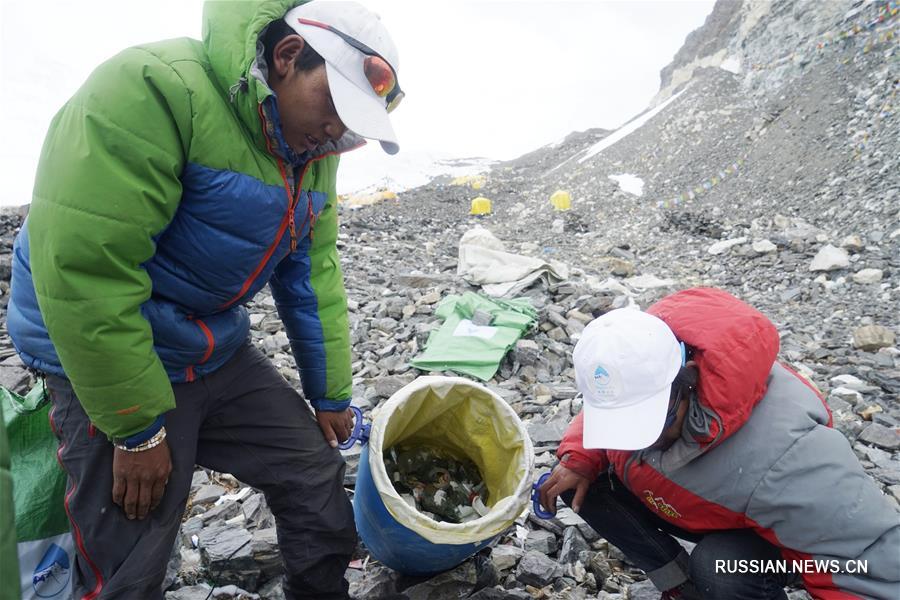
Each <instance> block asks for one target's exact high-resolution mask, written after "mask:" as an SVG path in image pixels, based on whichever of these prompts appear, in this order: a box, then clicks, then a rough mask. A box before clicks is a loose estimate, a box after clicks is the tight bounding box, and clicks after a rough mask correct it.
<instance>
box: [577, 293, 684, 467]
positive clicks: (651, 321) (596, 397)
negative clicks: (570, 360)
mask: <svg viewBox="0 0 900 600" xmlns="http://www.w3.org/2000/svg"><path fill="white" fill-rule="evenodd" d="M574 362H575V383H576V385H577V386H578V390H579V391H580V392H581V393H582V395H583V396H584V447H585V448H605V449H609V450H640V449H642V448H647V447H649V446H651V445H652V444H653V443H654V442H655V441H656V440H657V438H659V435H660V434H661V433H662V430H663V425H664V424H665V420H666V413H667V412H668V406H669V394H670V392H671V389H672V381H674V380H675V376H676V375H678V371H679V370H680V368H681V364H682V352H681V346H680V344H679V343H678V340H677V339H676V338H675V334H674V333H672V330H671V329H669V326H668V325H666V324H665V323H664V322H663V321H662V320H661V319H659V318H657V317H654V316H653V315H650V314H647V313H645V312H641V311H639V310H635V309H630V308H620V309H617V310H613V311H610V312H608V313H606V314H605V315H602V316H600V317H598V318H596V319H594V320H593V321H591V323H590V324H589V325H588V326H587V327H586V328H585V329H584V332H583V333H582V334H581V339H580V340H578V343H577V344H576V345H575V352H574Z"/></svg>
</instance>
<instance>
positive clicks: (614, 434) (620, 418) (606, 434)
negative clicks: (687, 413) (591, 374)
mask: <svg viewBox="0 0 900 600" xmlns="http://www.w3.org/2000/svg"><path fill="white" fill-rule="evenodd" d="M670 390H671V386H666V388H665V389H663V390H662V391H660V392H658V393H656V394H654V395H653V396H651V397H650V398H647V399H646V400H644V401H643V402H639V403H637V404H633V405H631V406H626V407H624V408H594V407H592V406H591V405H590V404H589V403H587V402H585V403H584V439H583V441H584V447H585V448H603V449H607V450H642V449H644V448H648V447H650V446H651V445H652V444H653V443H654V442H655V441H656V440H657V439H658V438H659V435H660V434H661V433H662V431H663V426H664V425H665V424H666V413H667V412H668V408H669V396H670Z"/></svg>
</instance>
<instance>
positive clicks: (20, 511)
mask: <svg viewBox="0 0 900 600" xmlns="http://www.w3.org/2000/svg"><path fill="white" fill-rule="evenodd" d="M0 405H2V412H3V422H4V424H5V425H6V435H7V438H8V441H9V456H10V465H11V473H12V488H13V489H12V491H13V506H14V514H15V531H16V542H17V554H18V562H19V570H18V576H19V581H20V586H19V589H20V590H21V597H22V600H38V599H39V598H51V599H54V600H68V599H69V598H70V597H71V594H72V568H73V567H74V560H75V547H74V543H73V540H72V535H71V534H70V533H69V520H68V518H67V516H66V509H65V494H66V474H65V472H64V471H63V470H62V468H61V467H60V466H59V463H58V462H57V459H56V450H57V446H58V444H57V440H56V436H55V435H54V434H53V431H52V430H51V429H50V420H49V417H48V413H49V411H50V401H49V397H48V395H47V392H46V390H45V389H44V385H43V383H39V384H38V385H37V386H35V387H34V388H33V389H32V390H31V391H30V392H28V394H27V395H25V396H20V395H18V394H16V393H14V392H11V391H9V390H7V389H5V388H3V387H0ZM4 514H6V513H4ZM0 518H2V517H0ZM4 576H5V575H4ZM10 583H12V582H10ZM14 587H15V586H14V585H10V586H7V585H6V581H5V579H4V585H3V588H4V589H10V590H11V591H12V590H13V589H14ZM3 593H6V592H0V599H2V600H6V598H7V596H4V595H2V594H3ZM8 597H9V598H16V597H17V596H8Z"/></svg>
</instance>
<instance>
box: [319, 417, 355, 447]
mask: <svg viewBox="0 0 900 600" xmlns="http://www.w3.org/2000/svg"><path fill="white" fill-rule="evenodd" d="M316 421H318V422H319V428H320V429H321V430H322V434H323V435H324V436H325V441H327V442H328V444H329V445H330V446H331V447H332V448H337V445H338V442H344V441H346V440H347V438H349V437H350V433H351V432H352V431H353V411H351V410H350V409H349V408H348V409H347V410H345V411H343V412H329V411H327V410H317V411H316Z"/></svg>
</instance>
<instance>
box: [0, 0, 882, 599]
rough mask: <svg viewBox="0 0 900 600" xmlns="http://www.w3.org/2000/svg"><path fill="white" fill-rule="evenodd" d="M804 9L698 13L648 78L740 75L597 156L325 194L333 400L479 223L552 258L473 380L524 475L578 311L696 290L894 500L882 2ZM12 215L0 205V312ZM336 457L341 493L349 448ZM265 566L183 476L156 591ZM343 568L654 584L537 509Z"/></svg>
mask: <svg viewBox="0 0 900 600" xmlns="http://www.w3.org/2000/svg"><path fill="white" fill-rule="evenodd" d="M723 1H724V0H723ZM804 4H809V3H805V2H795V3H791V2H775V3H774V4H773V6H772V8H771V11H770V12H769V13H768V14H766V15H763V16H761V17H759V18H758V19H757V20H756V21H753V19H754V18H755V17H754V16H753V15H752V14H749V13H750V12H752V11H749V9H747V7H746V6H745V7H744V8H742V9H741V10H729V11H727V12H722V13H721V14H719V18H718V19H717V20H714V21H715V22H714V25H715V28H714V29H715V30H714V31H713V32H712V33H710V31H707V32H706V33H705V35H706V38H703V36H702V35H699V34H698V35H697V36H695V37H694V38H693V42H692V45H690V49H691V52H687V51H686V52H685V53H683V54H684V55H683V56H682V54H680V55H679V56H680V57H681V58H676V61H678V60H681V61H682V62H683V63H684V64H681V63H679V64H675V65H670V67H672V68H669V67H667V72H666V77H664V84H666V85H669V84H670V83H671V78H672V73H673V71H677V67H682V66H685V64H687V63H688V62H690V61H692V60H694V58H696V53H697V52H699V51H700V50H698V49H697V48H712V49H714V50H717V49H718V48H723V49H726V50H727V51H728V52H727V53H728V54H730V55H736V56H739V57H740V58H741V64H742V69H741V72H740V73H738V74H735V73H732V72H730V71H727V70H725V69H722V68H718V67H715V66H709V65H707V66H700V67H698V68H697V69H695V70H694V71H693V75H692V77H691V78H690V80H689V81H688V82H687V83H686V84H682V85H681V86H680V87H678V88H677V89H673V90H671V91H673V92H674V93H676V94H677V93H678V92H681V93H680V95H678V96H677V98H675V99H674V100H673V101H672V102H671V103H670V104H668V105H667V106H666V107H665V108H664V109H663V110H662V111H660V112H659V114H657V115H656V116H654V117H653V118H652V119H650V120H649V121H648V122H647V123H646V124H645V125H643V126H642V127H640V128H639V129H638V130H637V131H635V132H634V133H632V134H631V135H629V136H627V137H625V138H624V139H622V140H621V141H619V142H617V143H616V144H614V145H612V146H611V147H609V148H608V149H606V150H603V151H602V152H600V153H599V154H596V155H593V156H589V152H588V149H589V148H590V147H591V146H592V145H594V144H595V143H596V142H598V141H600V140H602V139H603V138H605V137H606V136H607V135H610V133H611V132H608V131H603V130H592V131H587V132H582V133H575V134H572V135H571V136H569V137H568V138H567V139H566V140H565V141H563V142H562V143H560V144H558V145H556V146H548V147H545V148H541V149H538V150H536V151H535V152H532V153H530V154H528V155H525V156H523V157H521V158H519V159H517V160H514V161H510V162H508V163H504V164H500V165H498V166H497V167H495V168H494V169H493V170H492V171H490V172H489V173H488V174H487V183H486V185H485V186H484V187H483V188H482V189H479V190H477V191H476V190H473V189H471V188H470V187H468V186H464V185H462V186H461V185H451V184H450V182H449V181H435V182H433V183H432V184H430V185H428V186H425V187H421V188H417V189H414V190H410V191H407V192H404V193H401V194H400V195H399V197H398V198H397V200H392V201H387V202H383V203H381V204H377V205H373V206H363V207H359V208H354V209H350V208H345V209H343V214H342V223H341V233H340V238H339V245H340V247H341V252H342V264H343V268H344V271H345V276H346V286H347V291H348V296H349V298H350V313H351V335H352V342H353V348H354V356H353V360H354V362H353V372H354V403H355V404H356V405H357V406H359V407H360V408H362V409H363V410H364V411H366V413H367V414H371V411H372V410H373V409H376V408H377V407H378V405H379V404H381V403H383V402H384V401H385V399H387V398H388V397H389V396H390V395H391V394H393V393H394V392H395V391H396V390H397V389H399V388H400V387H402V386H403V385H404V384H405V383H408V382H409V381H411V380H413V379H414V378H415V377H416V376H417V375H420V374H422V373H421V372H419V371H417V370H416V369H414V368H412V367H410V365H409V361H410V360H411V359H412V358H413V357H414V356H416V355H417V354H418V353H419V352H420V351H421V349H422V348H423V347H424V345H425V343H426V340H427V339H428V335H429V333H430V332H431V331H433V330H434V329H436V328H437V327H439V326H440V320H438V319H437V318H436V317H435V316H434V314H433V313H434V308H435V306H436V305H437V303H438V302H439V301H440V299H441V298H443V297H445V296H446V295H448V294H458V293H461V292H464V291H479V288H478V287H476V286H473V285H470V284H468V283H466V281H464V280H463V279H462V278H461V277H459V276H458V275H457V271H456V269H457V260H458V255H457V252H458V245H459V240H460V238H461V237H462V235H463V234H464V233H465V232H466V231H468V230H469V229H471V228H474V227H484V228H486V229H488V230H490V231H491V232H492V233H493V234H494V235H495V236H496V237H497V238H499V239H500V240H502V241H503V242H504V243H505V246H506V249H507V250H508V251H510V252H514V253H518V254H523V255H527V256H533V257H539V258H544V259H553V260H557V261H560V262H563V263H565V264H566V265H568V266H569V271H570V275H569V278H568V279H567V280H565V281H562V282H559V283H557V284H554V285H551V286H547V285H544V284H538V285H535V286H533V287H531V288H529V289H527V290H526V291H525V292H523V293H522V294H521V295H523V296H526V297H529V298H531V300H532V302H533V304H534V306H535V307H536V308H537V309H538V311H539V315H540V320H539V323H538V325H537V326H536V327H535V328H534V330H533V331H531V332H529V333H528V334H527V335H526V336H525V337H524V339H523V340H521V341H520V342H519V344H518V345H517V346H516V347H515V348H514V349H513V350H512V351H510V352H509V353H508V355H507V356H506V358H505V359H504V360H503V362H502V363H501V366H500V369H499V371H498V373H497V375H496V376H495V377H494V378H493V379H492V380H491V381H490V382H488V386H489V387H490V388H491V389H493V390H495V391H496V392H497V393H499V394H500V395H501V397H503V398H504V399H505V400H507V401H508V402H509V403H510V405H511V406H512V407H513V408H514V409H515V410H516V412H517V413H518V414H519V415H520V416H521V418H522V419H523V421H524V422H525V423H526V426H527V428H528V431H529V433H530V434H531V437H532V441H533V443H534V446H535V453H536V464H537V467H538V473H540V472H543V471H546V470H549V468H551V467H552V465H553V464H554V461H555V458H554V451H555V449H556V446H557V444H558V442H559V440H560V438H561V435H562V432H563V431H564V429H565V427H566V425H567V424H568V422H569V421H570V419H571V418H572V417H573V415H575V414H577V412H578V411H579V410H580V398H579V397H578V396H577V394H576V390H575V388H574V378H573V373H572V360H571V353H572V349H573V347H574V344H575V342H576V341H577V339H578V336H579V333H580V331H581V330H582V329H583V327H584V325H585V323H586V322H588V321H589V320H590V319H591V318H592V317H594V316H596V315H599V314H602V313H603V312H604V311H606V310H608V309H610V308H611V307H615V306H621V305H624V304H628V303H636V304H638V305H639V306H641V307H646V306H648V305H649V304H651V303H652V302H653V301H655V300H656V299H658V298H660V297H662V296H664V295H666V294H668V293H670V292H672V291H675V290H678V289H683V288H686V287H691V286H697V285H704V286H716V287H721V288H723V289H725V290H728V291H729V292H731V293H733V294H735V295H737V296H738V297H740V298H742V299H744V300H745V301H747V302H749V303H751V304H753V305H754V306H756V307H758V308H759V309H760V310H762V311H763V312H764V313H765V314H766V315H768V316H769V317H770V318H771V319H772V320H773V321H774V322H775V323H776V324H777V325H778V327H779V330H780V331H781V333H782V339H781V346H782V347H781V357H782V359H783V360H785V361H787V362H789V363H791V364H792V365H793V366H794V367H795V368H796V369H797V370H798V371H799V372H800V373H801V374H803V375H805V376H806V377H808V378H809V379H810V380H811V381H812V382H813V383H815V385H816V386H818V388H819V389H820V390H822V392H823V393H824V394H825V396H826V397H827V401H828V404H829V405H830V407H831V409H832V411H833V414H834V423H835V427H836V428H838V429H839V430H840V431H841V432H842V433H843V434H844V435H845V436H846V437H847V438H848V440H849V441H850V443H851V445H852V446H853V449H854V451H855V452H856V454H857V456H858V457H859V459H860V462H861V464H862V465H863V467H864V468H865V469H866V471H867V472H868V473H869V474H870V475H871V476H872V478H873V479H874V480H875V482H876V483H877V484H878V485H879V486H880V487H881V488H883V489H884V491H885V493H886V495H887V496H888V497H889V498H890V499H891V501H892V502H893V503H894V504H896V505H898V508H900V402H898V398H900V350H898V346H897V341H896V337H897V335H898V334H900V177H898V174H900V136H898V132H900V128H898V114H897V111H896V104H897V98H896V94H897V89H898V79H897V78H898V73H897V61H896V39H897V38H896V36H895V37H894V38H893V39H890V38H887V35H888V34H889V33H890V32H896V29H897V21H898V19H897V18H896V17H894V18H891V17H890V16H889V13H888V18H886V19H883V22H882V23H878V24H876V25H875V26H873V27H869V28H865V29H860V31H859V32H858V33H855V34H853V35H851V36H843V37H842V36H841V35H840V34H841V33H842V32H847V31H853V26H854V24H860V23H862V24H863V25H866V24H868V23H871V22H873V20H875V19H877V18H878V16H879V14H885V11H884V9H883V7H884V6H886V3H884V2H870V3H854V2H843V3H838V2H834V3H829V6H831V4H834V5H840V6H839V8H835V7H834V6H831V8H830V10H829V11H818V12H817V13H816V14H817V16H816V18H815V19H802V18H799V17H798V16H797V15H798V12H797V11H798V10H800V11H801V13H802V8H803V7H802V6H801V5H804ZM720 5H722V2H720V3H719V5H717V6H720ZM795 6H798V7H799V8H793V7H795ZM807 8H809V7H807ZM717 10H719V9H718V8H717ZM729 19H730V20H731V21H729ZM732 21H733V22H732ZM729 23H730V24H729ZM700 33H701V34H703V33H704V32H703V31H701V32H700ZM710 36H712V37H710ZM716 36H718V38H717V37H716ZM698 40H699V42H698ZM716 40H718V41H716ZM829 40H832V41H831V43H826V42H828V41H829ZM835 40H836V41H835ZM689 41H690V40H689ZM700 42H702V43H700ZM687 47H688V46H686V48H687ZM625 173H629V174H634V175H637V176H638V177H640V178H641V179H642V180H643V181H644V189H643V195H641V196H636V195H634V194H632V193H629V192H627V191H624V190H622V189H620V188H619V186H618V184H617V183H616V182H614V181H613V180H611V179H609V176H610V175H619V174H625ZM558 189H565V190H568V191H569V192H570V194H571V196H572V209H571V210H569V211H566V212H556V211H554V210H553V209H552V208H551V206H550V204H549V196H550V194H551V193H552V192H554V191H555V190H558ZM689 192H691V194H689ZM476 195H482V196H486V197H488V198H490V199H491V200H492V204H493V213H492V214H491V215H489V216H485V217H472V216H470V215H469V214H468V212H469V206H470V201H471V200H472V198H474V197H475V196H476ZM691 196H693V197H691ZM676 199H677V201H676ZM20 218H21V215H20V213H18V212H16V211H12V212H8V213H6V214H4V215H2V216H0V227H2V231H3V232H4V233H3V234H2V236H0V291H2V292H3V296H2V298H3V299H4V303H3V304H4V306H5V298H6V295H7V294H6V292H7V291H8V285H9V284H8V281H9V263H10V254H9V252H10V248H11V242H12V236H13V235H14V232H15V230H16V228H17V227H18V225H19V223H20ZM251 311H252V315H253V316H252V324H253V337H254V339H255V340H256V341H257V343H258V344H259V345H260V347H261V348H263V349H264V350H265V351H266V352H267V353H268V354H269V355H270V356H271V357H272V359H273V360H274V361H275V363H276V364H277V365H278V366H279V368H280V369H281V371H282V373H283V374H284V375H285V377H286V378H287V379H289V380H290V381H292V382H295V383H297V384H298V385H299V380H298V376H297V374H296V371H295V368H294V362H293V358H292V357H291V355H290V349H289V346H288V341H287V337H286V336H285V334H284V333H283V331H282V328H281V324H280V322H279V320H278V318H277V314H276V312H275V306H274V302H273V301H272V298H271V296H269V295H266V294H263V295H260V296H259V297H258V298H257V299H256V301H255V302H254V303H253V304H252V306H251ZM3 322H4V323H5V318H4V319H3ZM3 333H4V334H5V332H3ZM0 361H2V362H0V383H2V384H3V385H6V386H7V387H11V388H18V389H27V387H28V386H29V384H30V376H29V374H28V373H27V372H26V371H24V370H23V369H22V368H21V363H20V362H19V361H18V359H17V358H16V356H15V354H14V351H13V350H12V349H11V344H10V342H9V339H8V337H7V336H5V335H3V336H2V337H0ZM345 455H346V458H347V461H348V471H347V477H346V481H345V484H346V487H347V488H348V491H349V492H350V493H351V494H352V490H353V486H354V482H355V473H356V467H357V463H358V456H359V449H358V447H357V448H356V449H354V450H351V451H348V452H346V453H345ZM279 568H280V567H279V560H278V551H277V545H276V543H275V530H274V521H273V518H272V516H271V513H270V512H269V511H268V509H267V507H266V505H265V500H264V499H263V497H262V495H261V494H259V493H258V492H256V491H255V490H252V489H250V488H248V487H246V486H244V485H242V484H241V482H239V481H236V480H234V478H232V477H230V476H229V475H227V474H221V473H207V472H205V471H198V472H197V474H196V477H195V486H194V493H193V496H192V501H191V504H190V507H189V510H188V513H187V514H186V516H185V523H184V527H183V534H182V536H181V539H180V540H179V543H178V545H177V547H176V548H175V549H174V551H173V561H172V564H171V579H170V582H171V587H170V590H171V591H170V592H168V594H167V598H170V599H178V600H189V599H194V598H206V597H207V596H210V593H211V592H212V596H213V597H216V598H223V599H228V598H256V597H259V598H271V599H273V600H275V599H278V598H282V597H283V595H282V594H281V592H280V584H279V583H278V581H277V574H278V570H279ZM347 578H348V579H349V580H350V582H351V592H352V594H353V595H354V596H355V597H358V598H387V597H397V598H402V597H406V598H410V599H418V598H432V599H437V598H462V597H472V598H585V597H590V598H606V599H613V598H616V599H625V598H629V599H637V598H657V597H658V592H655V591H654V589H653V587H652V585H650V584H649V582H647V581H646V580H645V579H644V576H643V575H642V573H641V572H640V571H639V570H637V569H636V568H635V567H633V566H632V565H631V564H629V562H628V561H627V560H626V559H625V557H624V556H623V555H622V554H621V552H619V551H618V550H617V549H616V548H615V547H612V546H610V545H608V544H607V543H606V541H605V540H602V539H599V538H598V537H597V536H596V534H594V533H593V532H592V531H591V530H590V529H589V528H587V527H586V526H585V524H584V523H583V522H582V521H581V520H580V519H579V518H578V517H577V516H576V515H575V514H574V513H572V512H571V511H567V510H565V509H563V510H561V511H560V513H559V515H558V517H557V518H555V519H551V520H546V521H545V520H540V519H536V518H534V517H531V516H523V517H521V518H520V519H519V520H518V521H517V522H516V524H515V525H513V526H512V527H511V528H510V530H509V531H508V532H507V533H506V534H504V535H502V536H500V537H499V538H498V539H497V540H496V544H495V545H494V546H493V548H492V549H491V551H490V552H487V551H486V552H483V553H482V554H480V555H478V556H476V557H474V558H472V559H470V560H469V561H466V562H465V563H464V564H463V565H461V566H460V567H458V568H457V569H455V570H453V571H451V572H449V573H445V574H443V575H440V576H438V577H436V578H433V579H430V580H425V581H421V580H415V581H413V580H410V579H408V578H403V577H401V576H399V575H398V574H396V573H394V572H392V571H390V570H389V569H387V568H385V567H382V566H380V565H379V564H378V563H377V561H374V560H372V559H370V558H369V557H368V554H367V552H366V550H365V548H364V547H360V549H359V552H358V555H357V557H356V560H354V562H353V563H352V564H351V568H350V569H349V570H348V571H347ZM229 585H231V586H237V587H228V586H229ZM209 586H218V589H217V590H216V591H213V590H212V588H211V587H209ZM238 588H240V589H238ZM242 590H243V591H242ZM254 594H255V595H254ZM791 597H792V598H805V597H807V596H806V595H805V592H802V591H794V592H792V594H791Z"/></svg>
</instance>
